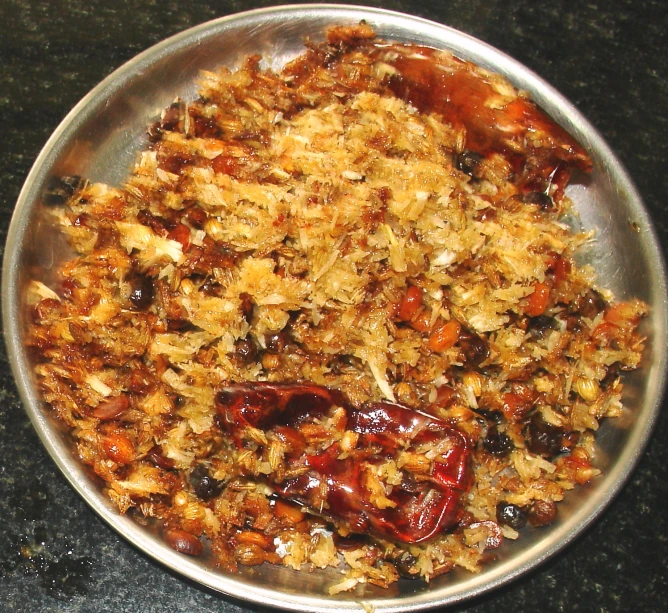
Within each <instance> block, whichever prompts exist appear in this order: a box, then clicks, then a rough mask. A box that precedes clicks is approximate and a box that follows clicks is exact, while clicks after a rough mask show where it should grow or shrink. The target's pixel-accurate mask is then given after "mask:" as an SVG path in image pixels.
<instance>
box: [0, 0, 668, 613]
mask: <svg viewBox="0 0 668 613" xmlns="http://www.w3.org/2000/svg"><path fill="white" fill-rule="evenodd" d="M272 4H278V3H274V2H239V1H236V2H234V1H233V2H222V1H218V0H208V1H204V0H180V1H176V0H130V1H127V2H114V1H113V0H90V1H84V0H69V1H65V0H42V1H38V0H33V1H24V0H0V243H2V244H4V237H5V235H6V231H7V226H8V224H9V219H10V216H11V213H12V210H13V207H14V203H15V201H16V198H17V196H18V193H19V190H20V188H21V185H22V183H23V181H24V179H25V177H26V174H27V173H28V170H29V168H30V165H31V164H32V161H33V160H34V159H35V157H36V156H37V154H38V152H39V150H40V148H41V147H42V145H43V144H44V142H45V141H46V139H47V138H48V136H49V134H50V133H51V132H52V131H53V130H54V129H55V127H56V126H57V125H58V123H59V122H60V120H61V119H62V118H63V117H64V116H65V114H66V113H67V112H68V111H69V110H70V108H71V107H72V106H73V105H74V104H75V103H76V102H77V101H78V100H79V99H80V98H81V97H82V96H83V95H84V94H85V93H86V92H88V91H89V90H90V89H91V88H92V87H93V86H94V85H95V84H96V83H97V82H98V81H100V80H101V79H102V78H103V77H105V76H107V75H108V74H109V73H110V72H111V71H113V70H114V69H115V68H117V67H118V66H120V65H121V64H122V63H123V62H124V61H126V60H128V59H130V58H131V57H132V56H134V55H135V54H136V53H138V52H139V51H142V50H143V49H145V48H147V47H149V46H151V45H152V44H154V43H156V42H158V41H159V40H161V39H163V38H165V37H166V36H168V35H171V34H174V33H176V32H178V31H180V30H183V29H185V28H187V27H189V26H192V25H195V24H198V23H201V22H203V21H206V20H208V19H211V18H214V17H218V16H223V15H227V14H230V13H233V12H237V11H240V10H243V9H248V8H255V7H259V6H269V5H272ZM370 4H373V5H379V6H380V5H382V6H384V7H385V8H390V9H396V10H403V11H405V12H412V13H415V14H418V15H420V16H423V17H426V18H429V19H433V20H435V21H439V22H441V23H445V24H448V25H450V26H453V27H456V28H459V29H461V30H463V31H465V32H468V33H469V34H472V35H474V36H476V37H479V38H481V39H483V40H484V41H486V42H488V43H491V44H492V45H494V46H496V47H498V48H500V49H502V50H504V51H506V52H507V53H509V54H510V55H512V56H514V57H515V58H516V59H518V60H520V61H521V62H523V63H524V64H526V65H527V66H529V67H530V68H532V69H533V70H534V71H536V72H537V73H538V74H540V75H541V76H542V77H544V78H545V79H547V80H548V81H549V82H550V83H552V84H553V85H554V86H556V87H557V89H559V90H560V91H561V92H562V93H563V94H565V95H566V96H567V97H568V98H570V100H571V101H572V102H574V103H575V104H576V106H578V107H579V108H580V109H581V110H582V111H583V112H584V113H585V115H586V116H587V117H588V118H589V119H590V120H591V121H592V122H593V124H594V125H595V126H596V127H597V128H598V129H599V130H600V131H601V133H602V134H603V135H604V137H605V138H606V139H607V140H608V141H609V143H610V144H611V145H612V147H613V149H615V151H616V152H617V153H618V155H619V157H620V158H621V160H622V161H623V163H624V164H625V165H626V167H627V168H628V170H629V172H630V174H631V175H632V177H633V178H634V180H635V182H636V184H637V186H638V188H639V189H640V192H641V194H642V195H643V197H644V199H645V202H646V204H647V207H648V209H649V211H650V213H651V215H652V217H653V218H654V221H655V223H656V225H657V228H658V232H659V235H660V238H661V241H662V244H663V245H664V251H665V250H666V247H667V246H668V225H667V222H666V212H667V211H668V204H667V200H666V198H667V197H668V179H667V177H668V173H666V170H665V167H666V164H668V125H667V124H668V61H667V59H666V56H667V51H668V40H667V38H668V37H667V31H668V3H666V2H665V0H645V1H643V0H607V1H604V0H590V1H588V2H574V1H572V0H553V1H552V2H549V3H548V2H540V1H536V0H449V1H448V2H445V1H435V0H423V1H418V0H391V1H389V2H371V3H370ZM0 353H1V355H0V360H1V362H0V454H1V456H0V611H3V612H7V613H19V612H20V613H27V612H36V611H49V612H50V611H54V612H55V611H58V612H63V613H84V612H86V613H94V612H95V613H97V612H102V611H114V612H116V613H126V612H127V613H137V612H140V613H158V612H162V611H170V612H181V613H185V612H189V611H198V612H201V613H209V612H211V613H214V612H217V613H220V612H225V613H235V612H242V611H248V610H249V609H248V608H246V607H244V606H243V605H241V604H239V603H236V602H233V601H231V600H230V599H226V598H223V597H220V596H218V595H215V594H213V593H211V592H208V591H206V590H203V589H201V588H199V587H197V586H196V585H193V584H191V583H189V582H187V581H184V580H182V579H180V578H178V577H177V576H175V575H173V574H171V573H170V572H168V571H166V570H165V569H164V568H162V567H161V566H159V565H157V564H155V563H154V562H152V561H150V560H149V559H147V558H146V557H145V556H144V555H142V554H141V553H139V552H138V551H137V550H135V549H134V548H133V547H132V546H131V545H129V544H128V543H126V542H125V541H124V540H123V539H122V538H121V537H119V536H118V535H117V534H116V533H115V532H112V531H111V530H110V529H109V528H107V526H106V525H104V524H103V523H102V522H101V521H100V520H99V519H98V518H97V517H96V516H95V515H94V514H93V513H92V512H91V511H90V510H89V509H88V507H87V506H86V504H85V503H84V502H83V501H82V500H81V499H80V498H79V497H78V495H77V494H75V493H74V491H73V490H72V489H70V487H69V486H68V485H67V483H66V482H65V480H64V478H63V477H62V476H61V475H60V473H59V472H58V470H57V469H56V466H55V464H54V463H53V462H52V461H51V459H50V458H49V457H48V456H47V454H46V452H45V451H44V450H43V449H42V447H41V444H40V442H39V440H38V438H37V436H36V434H35V433H34V432H33V429H32V427H31V425H30V423H29V421H28V418H27V417H26V414H25V413H24V411H23V408H22V407H21V403H20V401H19V399H18V396H17V392H16V389H15V386H14V383H13V380H12V376H11V373H10V371H9V366H8V365H7V360H6V356H5V355H4V349H2V350H1V351H0ZM667 441H668V415H667V414H666V411H665V410H664V412H663V414H662V415H661V417H660V419H659V423H658V427H657V430H656V432H655V435H654V437H653V439H652V441H651V443H650V445H649V447H648V450H647V453H646V454H645V456H644V457H643V459H642V461H641V462H640V464H639V466H638V468H637V470H636V471H635V472H634V474H633V476H632V477H631V479H630V481H629V483H628V484H627V486H626V487H625V489H624V490H623V491H622V493H621V495H620V496H619V497H618V498H617V499H616V500H615V501H614V502H613V504H612V505H611V506H610V508H609V509H608V510H607V511H606V512H605V514H604V515H603V517H602V518H601V519H600V520H599V521H598V522H596V524H595V525H594V526H593V527H592V528H591V529H589V530H588V531H587V532H586V533H585V534H584V535H582V536H581V537H580V538H579V539H577V540H576V542H575V543H573V544H571V545H570V546H568V547H567V548H566V549H565V550H564V551H562V552H561V553H560V554H559V555H558V556H557V557H556V558H554V559H552V560H550V561H548V562H547V563H545V564H544V565H543V566H541V567H540V568H539V569H537V570H535V571H534V572H532V573H531V574H529V575H527V576H524V577H523V578H521V579H519V580H516V581H515V582H514V583H512V584H510V585H509V586H507V587H504V588H502V589H500V590H497V591H495V592H493V593H491V594H489V595H487V596H486V597H484V598H481V599H478V600H475V601H471V602H468V603H466V604H464V605H461V606H460V607H457V608H456V610H458V611H472V612H473V611H475V612H479V613H496V612H502V611H503V612H517V611H531V612H533V611H540V612H552V611H554V612H561V611H564V612H569V613H574V612H597V613H611V612H614V611H623V612H625V611H638V612H641V611H648V612H649V611H657V612H663V611H668V570H667V568H668V543H667V539H668V512H666V501H667V500H668V442H667Z"/></svg>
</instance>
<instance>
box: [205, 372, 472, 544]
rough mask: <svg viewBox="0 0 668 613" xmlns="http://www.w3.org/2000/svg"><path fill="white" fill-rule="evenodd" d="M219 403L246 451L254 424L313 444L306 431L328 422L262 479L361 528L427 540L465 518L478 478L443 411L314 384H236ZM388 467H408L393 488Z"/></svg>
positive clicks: (270, 434)
mask: <svg viewBox="0 0 668 613" xmlns="http://www.w3.org/2000/svg"><path fill="white" fill-rule="evenodd" d="M216 409H217V411H218V414H219V420H218V421H219V424H220V425H221V427H222V428H223V429H224V430H226V431H227V432H228V433H229V434H230V435H231V436H232V437H233V439H234V440H235V442H236V444H237V445H238V446H239V447H240V448H241V447H243V446H244V444H245V442H247V441H248V440H253V441H255V442H256V443H257V442H258V436H257V433H255V434H254V435H251V436H247V435H246V433H247V432H248V431H249V429H250V430H255V431H257V430H260V431H262V432H263V433H264V435H265V437H266V439H267V440H276V439H280V440H282V441H288V440H290V438H292V439H294V440H298V441H304V440H306V438H308V436H305V434H304V433H306V434H308V432H312V431H313V428H314V427H317V426H323V425H324V424H326V426H325V427H326V430H325V432H326V433H327V435H326V440H324V441H323V440H322V438H320V439H319V440H318V442H317V444H311V445H304V444H299V445H295V446H289V445H288V447H287V448H286V452H285V457H286V460H287V461H288V462H289V466H290V470H289V471H287V473H286V474H282V473H281V472H278V471H275V472H272V473H270V474H269V475H266V474H265V475H262V474H257V475H253V476H254V477H257V478H263V479H265V480H266V481H268V482H269V483H270V484H271V486H272V487H273V489H274V491H275V493H276V494H277V495H278V496H280V497H282V498H285V499H287V500H291V501H293V502H297V503H299V504H300V505H303V506H305V507H308V508H309V509H310V510H311V511H313V512H315V513H318V514H320V515H322V516H325V517H327V518H329V519H331V520H332V521H334V523H339V524H341V525H343V526H345V527H346V528H348V529H349V530H351V531H352V532H357V533H365V532H371V533H374V534H376V535H377V536H380V537H381V538H387V539H391V540H395V541H400V542H403V543H418V542H422V541H425V540H428V539H430V538H432V537H434V536H436V535H437V534H438V533H440V532H442V531H444V530H446V529H447V528H449V527H451V526H453V525H454V524H455V523H457V521H458V519H459V517H460V515H461V498H462V496H463V495H464V494H465V493H466V492H467V491H468V489H469V487H470V484H471V468H470V459H469V456H470V443H469V441H468V439H467V437H466V435H464V434H463V433H462V432H460V431H459V430H457V429H456V428H453V427H451V426H449V425H448V424H446V423H445V422H443V421H442V420H440V419H438V418H436V417H433V416H431V415H427V414H426V413H423V412H421V411H417V410H415V409H412V408H410V407H407V406H404V405H401V404H397V403H391V402H372V403H368V404H365V405H363V406H362V407H355V406H353V405H352V404H351V403H350V402H348V400H347V399H346V397H345V395H344V394H343V393H341V392H340V391H338V390H333V389H329V388H326V387H323V386H319V385H314V384H310V383H283V384H279V383H264V382H258V383H237V384H231V385H227V386H224V387H222V388H221V389H220V391H219V392H218V394H217V395H216ZM341 412H343V414H342V413H341ZM334 414H336V416H337V418H336V419H329V418H330V417H331V416H332V415H334ZM290 431H292V432H293V435H292V437H290V436H287V435H288V434H289V433H290ZM344 440H347V441H348V442H347V443H343V441H344ZM351 440H352V441H354V444H351V443H350V441H351ZM388 464H389V465H390V466H391V467H393V469H394V470H395V471H396V469H397V468H398V469H399V470H398V471H397V472H395V474H394V478H393V479H390V481H391V483H392V485H389V484H388V483H387V480H386V481H385V482H384V481H383V480H382V479H380V478H378V477H379V475H382V474H383V473H384V470H385V469H386V468H387V466H388ZM295 469H297V470H295ZM300 469H301V470H300ZM397 475H399V476H400V480H399V478H398V477H397Z"/></svg>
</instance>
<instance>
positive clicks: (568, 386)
mask: <svg viewBox="0 0 668 613" xmlns="http://www.w3.org/2000/svg"><path fill="white" fill-rule="evenodd" d="M148 133H149V140H150V145H149V146H148V148H147V149H146V150H145V151H143V152H142V153H141V155H140V157H139V161H138V163H137V165H136V167H135V168H134V170H133V171H132V173H131V175H130V177H129V178H128V180H127V183H126V185H125V186H124V187H122V188H115V187H111V186H107V185H101V184H89V183H87V182H85V181H83V180H79V179H77V178H72V177H69V178H63V179H62V181H61V182H60V184H58V185H56V186H55V195H54V197H53V198H47V199H46V200H45V202H46V203H50V204H52V205H55V206H53V207H52V209H51V211H52V215H53V216H54V218H55V220H56V222H57V224H58V225H59V226H60V228H61V230H62V232H64V233H65V234H66V236H67V238H68V240H69V242H70V244H71V246H72V248H73V250H74V251H75V253H76V256H75V257H74V258H73V259H71V260H70V261H68V262H66V263H65V264H63V265H62V268H61V271H60V277H59V278H60V281H59V283H58V284H57V285H55V286H53V287H50V288H49V287H46V286H45V285H43V284H42V283H40V282H37V281H35V282H33V283H32V284H31V286H30V288H29V302H30V304H31V308H32V325H31V329H30V337H29V345H30V347H31V350H32V351H33V353H34V355H35V363H36V364H37V366H36V368H35V370H36V373H37V376H38V380H39V385H40V389H41V391H42V394H43V396H44V399H45V400H46V402H47V403H48V404H49V405H50V407H51V408H52V410H53V411H54V413H55V414H57V415H58V417H59V418H60V419H62V420H63V421H64V422H65V423H66V424H67V425H68V426H69V428H70V430H71V433H72V435H73V437H74V439H75V441H76V446H77V450H78V454H79V457H80V458H81V461H82V462H84V463H85V464H87V465H89V466H90V467H92V469H93V470H94V472H95V473H96V474H97V475H98V476H99V477H100V478H101V479H102V480H103V482H104V487H105V491H106V493H107V494H108V496H109V497H110V498H111V499H112V500H113V501H114V502H115V503H116V504H117V505H118V508H119V510H120V512H122V513H126V512H132V513H133V514H135V515H136V516H137V517H138V519H141V518H142V517H144V518H152V520H153V522H154V523H155V525H157V526H158V528H159V529H160V530H161V532H162V534H163V535H164V538H165V540H166V541H167V542H168V543H169V544H170V545H171V546H172V547H174V548H175V549H176V550H177V551H181V552H183V553H184V554H190V555H210V556H211V557H212V558H213V560H214V561H215V563H216V564H218V565H219V566H220V567H221V568H223V569H225V570H227V571H234V570H236V569H237V568H238V565H240V564H241V565H257V564H262V563H265V562H266V563H272V564H283V565H286V566H289V567H292V568H294V569H302V570H310V569H313V568H314V567H317V568H325V567H329V566H332V567H339V566H340V567H341V569H343V571H342V572H344V575H343V576H342V578H341V581H340V582H338V583H336V582H335V583H334V584H333V585H331V586H330V587H329V591H330V593H337V592H339V591H342V590H348V589H352V588H354V587H355V586H356V585H357V584H358V583H366V582H368V583H372V584H374V585H379V586H387V585H389V584H390V583H392V582H394V581H396V580H397V579H398V578H399V577H400V576H404V577H422V578H424V579H425V580H427V581H428V580H430V579H431V578H433V577H435V576H438V575H440V574H442V573H445V572H448V571H449V570H451V569H452V568H454V567H457V566H459V567H464V568H466V569H468V570H470V571H473V572H477V571H479V570H480V566H481V564H483V563H485V562H486V561H488V560H489V559H490V557H492V556H491V554H490V550H492V549H494V548H496V547H498V546H500V545H502V541H503V539H507V538H510V539H515V538H518V536H519V535H520V533H521V530H522V529H523V526H524V524H526V523H530V524H533V525H534V526H541V525H546V524H548V523H550V522H551V521H553V520H554V518H555V516H556V514H557V506H556V504H555V503H558V502H559V501H560V500H561V499H562V498H563V497H564V495H565V492H566V491H567V490H569V489H572V488H574V487H575V486H576V485H578V484H584V483H587V482H588V481H589V480H590V479H593V478H595V477H596V476H597V475H598V474H599V470H598V469H597V468H595V467H594V466H593V459H594V456H595V453H596V446H595V442H594V434H595V431H596V429H597V428H598V426H599V422H600V420H601V419H603V418H606V417H615V416H617V415H619V414H620V412H621V411H622V404H621V400H620V398H621V391H622V382H621V379H620V374H621V371H625V370H630V369H634V368H636V367H637V366H638V364H639V361H640V358H641V352H642V343H643V340H642V338H640V337H639V335H638V332H637V324H638V322H639V320H640V319H641V317H642V316H643V315H644V314H645V312H646V306H645V305H644V304H642V303H641V302H639V301H636V300H632V301H629V302H622V303H619V302H617V303H616V302H614V301H613V298H612V296H611V295H610V293H609V292H607V291H605V290H603V289H601V288H599V287H597V286H596V285H595V279H594V274H593V271H592V270H590V268H589V267H587V266H579V265H577V264H576V262H575V260H574V255H575V253H576V251H577V250H578V249H579V248H581V247H582V246H583V245H584V244H585V243H586V242H587V241H588V240H590V239H591V238H592V237H591V236H590V235H589V234H582V233H576V232H573V231H572V230H571V229H570V226H569V225H568V223H566V221H567V219H568V218H569V215H571V214H572V212H571V211H570V203H569V201H568V199H567V198H566V197H565V196H564V187H565V185H566V183H567V181H568V178H569V176H570V174H571V173H572V172H576V171H579V172H586V171H588V170H589V168H590V165H591V164H590V161H589V159H588V157H587V155H586V153H585V152H584V151H583V150H582V149H581V148H580V147H579V145H578V144H577V143H575V142H574V141H573V140H572V139H571V138H570V137H569V136H568V135H567V134H566V133H565V132H563V130H561V129H560V128H558V127H557V126H555V125H554V124H553V123H552V122H551V121H550V120H549V119H548V118H547V117H545V116H544V115H543V114H542V112H541V111H540V110H539V109H538V108H537V107H536V106H534V105H533V104H532V103H531V102H530V101H528V99H527V98H526V97H525V96H524V95H523V94H522V93H520V92H517V91H516V90H514V89H513V88H512V87H511V86H510V85H509V84H508V83H507V82H506V81H505V80H504V79H502V78H501V77H499V76H496V75H493V74H490V73H488V72H487V71H484V70H482V69H480V68H478V67H475V66H473V65H471V64H469V63H466V62H462V61H461V60H458V59H456V58H453V57H452V56H451V55H449V54H447V53H444V52H437V51H433V50H429V49H424V48H420V47H415V46H410V45H398V44H383V43H379V42H378V41H376V40H375V39H374V35H373V32H372V31H371V30H370V28H368V27H367V26H364V25H360V26H358V27H355V28H335V29H333V30H331V31H330V32H329V36H328V41H327V42H326V43H324V44H320V45H310V46H309V47H308V50H307V52H306V53H305V54H304V55H303V56H302V57H300V58H298V59H297V60H295V61H294V62H292V63H291V64H289V65H288V66H287V67H285V68H284V69H283V70H282V72H281V73H279V74H276V73H274V72H272V71H270V70H268V69H265V68H263V65H262V62H261V60H260V58H258V57H250V58H248V59H246V61H245V62H244V63H243V65H242V67H241V68H240V69H239V70H237V71H234V72H231V71H229V70H227V69H221V70H220V71H218V72H205V73H203V74H202V75H201V81H200V96H199V98H198V99H197V100H196V101H194V102H185V101H181V100H177V101H176V102H175V103H174V104H173V105H172V106H170V107H169V108H168V109H167V110H166V111H165V112H164V113H163V115H162V117H161V119H160V120H159V121H157V122H156V123H155V124H153V125H152V126H150V128H149V131H148ZM602 281H603V282H604V281H605V280H602ZM262 382H266V383H262ZM282 384H283V385H282ZM272 390H273V391H272ZM286 390H287V391H286ZM295 390H296V391H295ZM293 393H294V394H296V396H295V398H298V399H302V400H303V399H304V398H306V399H307V400H308V398H310V400H308V401H304V402H305V404H304V403H302V405H300V406H301V408H299V407H297V404H299V403H295V402H292V404H290V403H291V398H292V396H290V394H293ZM272 394H274V396H272ZM286 394H288V395H287V396H286ZM300 394H301V395H300ZM309 394H310V396H309ZM307 397H308V398H307ZM277 398H279V400H277ZM302 400H300V402H302ZM374 407H375V408H374ZM374 411H376V413H374ZM373 415H377V416H378V415H380V416H381V417H382V418H383V419H384V420H385V421H382V420H381V422H382V425H378V424H380V423H381V422H378V423H376V422H374V418H373ZM365 420H366V421H365ZM402 420H403V421H402ZM402 423H404V424H410V426H406V428H403V426H401V424H402ZM360 424H361V425H360ZM402 428H403V429H402ZM411 428H413V429H411ZM424 428H427V429H429V428H431V430H430V432H431V434H429V435H425V434H424ZM393 433H394V434H393ZM420 433H421V434H420ZM393 437H394V438H393ZM453 453H455V456H456V457H455V456H453V455H452V454H453ZM448 454H450V455H448ZM453 458H454V459H453ZM453 462H454V464H453ZM455 465H456V467H457V470H454V469H453V466H455ZM336 467H339V468H336ZM341 467H345V469H344V468H341ZM337 471H338V472H337ZM439 475H440V476H439ZM337 479H338V481H337ZM346 479H348V481H347V482H345V480H346ZM344 482H345V483H347V484H348V485H350V488H349V489H350V490H352V491H353V495H354V496H355V498H354V500H352V499H351V498H341V497H339V498H335V495H334V494H335V493H336V491H338V490H336V491H335V489H333V488H335V487H339V486H341V484H342V483H344ZM345 483H344V485H345ZM337 484H338V485H337ZM343 489H345V488H343ZM337 495H338V494H337ZM434 496H435V497H436V498H437V499H438V500H440V503H438V504H440V507H439V508H440V509H441V511H442V516H441V515H439V516H438V517H435V516H434V512H435V511H433V509H434V508H436V507H437V506H438V504H437V503H434V504H432V502H433V500H432V497H434ZM439 497H440V498H439ZM446 499H447V500H446ZM397 501H404V502H406V501H408V503H410V505H414V506H415V505H417V506H415V508H413V507H411V508H413V511H414V515H413V516H411V515H410V512H406V513H404V514H403V515H400V514H399V510H397V506H398V502H397ZM430 504H432V506H430ZM419 505H423V506H422V507H419ZM399 506H401V505H399ZM404 506H406V505H404ZM430 509H431V510H430ZM439 512H440V511H439ZM421 513H424V514H423V515H421ZM411 517H416V518H418V519H428V520H429V521H432V522H436V523H433V526H436V529H435V530H434V531H433V532H429V531H428V530H427V531H424V532H422V533H420V532H419V531H418V530H417V527H416V526H412V525H411V524H410V521H411V519H410V518H411ZM142 521H144V520H142ZM525 529H526V530H529V529H531V528H529V527H527V528H525ZM360 533H361V534H360ZM425 535H426V536H425Z"/></svg>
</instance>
